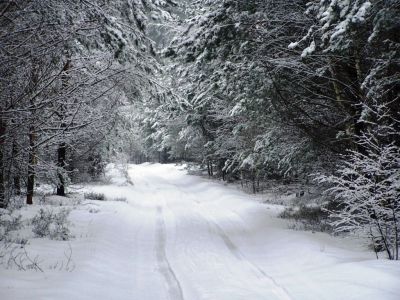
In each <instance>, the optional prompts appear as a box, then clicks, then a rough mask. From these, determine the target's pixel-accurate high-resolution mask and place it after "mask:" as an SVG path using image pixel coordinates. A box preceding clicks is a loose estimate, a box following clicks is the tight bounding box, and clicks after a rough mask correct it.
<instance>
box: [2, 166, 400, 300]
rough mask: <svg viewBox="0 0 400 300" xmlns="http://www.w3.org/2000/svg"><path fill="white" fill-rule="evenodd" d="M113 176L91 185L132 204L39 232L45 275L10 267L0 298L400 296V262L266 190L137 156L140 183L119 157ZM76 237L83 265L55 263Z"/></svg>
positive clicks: (76, 256) (93, 209)
mask: <svg viewBox="0 0 400 300" xmlns="http://www.w3.org/2000/svg"><path fill="white" fill-rule="evenodd" d="M107 173H108V174H107V176H108V177H109V178H110V182H109V183H107V184H99V185H90V186H86V187H85V189H86V190H91V191H94V192H98V193H104V194H105V195H106V197H107V198H108V199H112V198H121V197H124V198H126V199H127V201H126V202H119V201H85V202H84V203H82V204H81V205H80V206H77V207H76V208H75V209H74V210H73V211H72V212H71V216H70V218H71V221H72V223H73V224H74V226H73V227H71V230H72V231H73V234H74V235H75V237H76V238H74V239H71V240H70V241H68V242H65V243H64V242H54V241H50V240H46V239H33V240H32V241H31V242H30V243H29V245H28V247H27V248H28V251H29V253H32V254H33V253H38V255H39V257H40V262H41V265H42V268H43V269H44V270H45V272H44V273H40V272H35V271H29V272H19V271H17V270H0V277H1V280H0V299H2V300H3V299H4V300H22V299H33V300H36V299H37V300H39V299H40V300H53V299H58V300H70V299H74V300H89V299H96V300H109V299H113V300H114V299H115V300H341V299H360V300H367V299H374V300H375V299H379V300H391V299H393V300H394V299H400V264H399V263H398V262H389V261H387V260H378V261H377V260H376V259H374V255H373V253H371V252H369V251H366V249H365V247H360V246H358V245H357V244H356V242H355V241H354V240H351V239H343V238H334V237H331V236H329V235H327V234H322V233H312V232H304V231H294V230H290V229H288V223H287V221H285V220H282V219H280V218H278V217H277V215H278V214H279V212H281V211H282V209H283V207H282V206H279V205H269V204H266V203H264V202H265V197H266V196H261V195H258V196H254V195H248V194H246V193H244V192H243V191H241V190H239V189H238V188H237V187H236V186H234V185H224V184H223V183H221V182H216V181H212V180H209V179H206V178H202V177H199V176H190V175H187V173H186V171H185V170H184V169H183V167H178V166H174V165H160V164H142V165H130V166H129V168H128V170H127V174H128V177H129V179H130V180H131V181H132V182H133V185H131V184H129V180H127V179H126V178H124V176H122V174H123V173H124V172H121V170H120V169H119V168H118V167H117V166H115V165H110V166H109V167H108V171H107ZM125 173H126V172H125ZM33 208H34V207H33ZM33 208H32V209H33ZM38 208H39V207H36V209H38ZM28 209H31V208H28ZM67 243H68V244H69V245H70V247H71V251H72V261H73V264H74V266H75V268H74V270H73V271H72V272H66V271H57V270H53V269H51V270H50V269H49V268H48V267H47V265H46V264H49V263H48V261H49V260H51V259H52V260H53V261H54V260H55V261H59V260H61V259H63V257H64V251H65V249H68V247H69V246H68V245H67ZM57 257H60V258H57ZM64 258H65V257H64Z"/></svg>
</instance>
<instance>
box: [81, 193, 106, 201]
mask: <svg viewBox="0 0 400 300" xmlns="http://www.w3.org/2000/svg"><path fill="white" fill-rule="evenodd" d="M84 197H85V199H88V200H100V201H105V200H106V196H105V195H104V194H102V193H95V192H89V193H85V195H84Z"/></svg>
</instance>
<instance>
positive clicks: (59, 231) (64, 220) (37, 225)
mask: <svg viewBox="0 0 400 300" xmlns="http://www.w3.org/2000/svg"><path fill="white" fill-rule="evenodd" d="M69 213H70V210H68V209H61V210H60V211H59V212H58V213H56V212H54V211H52V210H44V209H43V208H41V209H40V210H39V213H38V214H37V215H36V216H34V217H33V219H32V225H33V228H32V231H33V233H34V234H35V235H36V236H37V237H49V238H50V239H52V240H62V241H66V240H69V239H70V237H71V235H70V231H69V228H68V226H69V221H68V215H69Z"/></svg>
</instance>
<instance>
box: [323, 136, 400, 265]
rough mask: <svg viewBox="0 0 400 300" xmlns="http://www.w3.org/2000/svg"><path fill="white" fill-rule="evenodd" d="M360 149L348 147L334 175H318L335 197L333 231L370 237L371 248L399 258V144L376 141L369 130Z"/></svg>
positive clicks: (361, 139) (362, 138) (332, 217)
mask: <svg viewBox="0 0 400 300" xmlns="http://www.w3.org/2000/svg"><path fill="white" fill-rule="evenodd" d="M360 144H361V145H362V146H363V147H364V149H365V150H364V151H362V152H360V151H350V152H349V154H348V155H346V156H344V157H343V161H342V163H341V164H340V166H339V168H338V170H337V171H336V173H335V174H334V175H330V176H325V175H323V176H319V177H318V178H317V180H318V181H319V182H320V183H329V184H332V185H333V186H332V187H331V188H329V189H328V190H327V193H329V194H332V195H334V197H335V199H336V200H338V201H339V203H340V204H339V210H337V211H331V216H330V217H331V224H332V225H333V226H334V227H335V231H336V232H358V233H360V234H361V235H363V236H364V237H367V238H370V239H371V241H372V243H373V246H374V249H375V250H384V251H385V252H386V253H387V256H388V258H389V259H396V260H397V259H399V234H400V227H399V225H400V224H399V218H400V148H399V147H398V146H396V145H395V144H394V143H389V144H380V143H379V142H378V139H375V138H373V137H372V136H371V135H369V134H364V135H363V136H362V137H361V138H360Z"/></svg>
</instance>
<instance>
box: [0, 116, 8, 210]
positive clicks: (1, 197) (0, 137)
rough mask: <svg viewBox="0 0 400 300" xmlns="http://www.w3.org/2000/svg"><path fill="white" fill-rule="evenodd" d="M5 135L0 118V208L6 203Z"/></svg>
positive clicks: (0, 118) (4, 127)
mask: <svg viewBox="0 0 400 300" xmlns="http://www.w3.org/2000/svg"><path fill="white" fill-rule="evenodd" d="M5 134H6V124H5V122H4V121H3V117H2V116H0V208H5V207H6V205H7V203H6V189H5V183H4V157H3V156H4V148H5Z"/></svg>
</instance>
